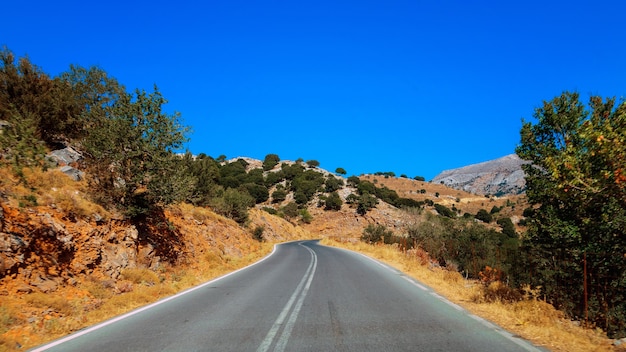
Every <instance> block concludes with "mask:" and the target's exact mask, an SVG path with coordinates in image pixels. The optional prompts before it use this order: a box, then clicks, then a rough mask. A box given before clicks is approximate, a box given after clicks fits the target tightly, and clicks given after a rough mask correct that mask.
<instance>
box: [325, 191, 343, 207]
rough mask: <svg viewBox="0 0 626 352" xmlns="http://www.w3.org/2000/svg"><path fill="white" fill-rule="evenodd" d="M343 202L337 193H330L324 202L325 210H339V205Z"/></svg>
mask: <svg viewBox="0 0 626 352" xmlns="http://www.w3.org/2000/svg"><path fill="white" fill-rule="evenodd" d="M342 204H343V202H342V201H341V197H339V193H337V192H332V193H331V194H329V195H328V197H327V198H326V201H325V205H326V206H325V207H324V209H325V210H335V211H337V210H341V205H342Z"/></svg>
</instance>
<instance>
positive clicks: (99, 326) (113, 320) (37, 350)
mask: <svg viewBox="0 0 626 352" xmlns="http://www.w3.org/2000/svg"><path fill="white" fill-rule="evenodd" d="M292 242H295V241H292ZM284 243H289V242H283V243H277V244H274V248H273V249H272V252H270V253H269V254H268V255H266V256H265V257H263V258H261V259H260V260H258V261H256V262H254V263H252V264H249V265H247V266H245V267H243V268H239V269H237V270H235V271H232V272H230V273H228V274H225V275H222V276H220V277H217V278H215V279H212V280H211V281H207V282H205V283H203V284H200V285H198V286H194V287H192V288H189V289H186V290H184V291H182V292H179V293H177V294H175V295H173V296H169V297H166V298H163V299H160V300H158V301H156V302H154V303H150V304H148V305H146V306H143V307H140V308H137V309H135V310H132V311H130V312H128V313H125V314H122V315H119V316H117V317H114V318H111V319H109V320H106V321H104V322H102V323H99V324H96V325H93V326H92V327H89V328H85V329H84V330H79V331H77V332H75V333H72V334H70V335H67V336H65V337H63V338H61V339H59V340H55V341H52V342H50V343H47V344H45V345H42V346H40V347H37V348H35V349H32V350H30V351H31V352H40V351H45V350H47V349H49V348H52V347H55V346H58V345H60V344H62V343H65V342H67V341H71V340H73V339H75V338H77V337H80V336H83V335H86V334H88V333H90V332H92V331H96V330H99V329H102V328H103V327H105V326H108V325H111V324H113V323H116V322H118V321H120V320H123V319H126V318H128V317H131V316H133V315H135V314H138V313H141V312H143V311H145V310H148V309H150V308H153V307H156V306H158V305H160V304H163V303H165V302H168V301H171V300H173V299H175V298H178V297H180V296H184V295H186V294H187V293H190V292H193V291H195V290H198V289H201V288H203V287H205V286H208V285H211V284H213V283H215V282H217V281H219V280H222V279H225V278H227V277H229V276H231V275H234V274H236V273H238V272H240V271H243V270H246V269H248V268H250V267H253V266H255V265H257V264H260V263H262V262H264V261H265V260H267V259H268V258H270V257H271V256H272V255H274V253H276V248H277V247H278V246H280V245H282V244H284Z"/></svg>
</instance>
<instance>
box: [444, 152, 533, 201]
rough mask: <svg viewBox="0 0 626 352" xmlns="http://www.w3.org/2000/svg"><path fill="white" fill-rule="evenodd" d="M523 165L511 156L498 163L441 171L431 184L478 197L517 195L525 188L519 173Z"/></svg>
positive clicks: (522, 174) (501, 159) (521, 161)
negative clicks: (442, 185)
mask: <svg viewBox="0 0 626 352" xmlns="http://www.w3.org/2000/svg"><path fill="white" fill-rule="evenodd" d="M524 163H526V162H525V161H524V160H522V159H520V158H519V157H518V156H517V155H516V154H510V155H507V156H504V157H502V158H499V159H495V160H491V161H486V162H483V163H479V164H473V165H469V166H465V167H461V168H458V169H452V170H446V171H443V172H442V173H440V174H439V175H437V176H436V177H435V178H434V179H433V180H432V182H433V183H441V184H444V185H446V186H448V187H451V188H455V189H460V190H463V191H466V192H470V193H474V194H481V195H485V194H490V195H496V196H502V195H514V194H520V193H523V192H524V190H525V188H526V182H525V180H524V171H523V170H522V165H523V164H524Z"/></svg>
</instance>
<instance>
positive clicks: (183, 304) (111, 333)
mask: <svg viewBox="0 0 626 352" xmlns="http://www.w3.org/2000/svg"><path fill="white" fill-rule="evenodd" d="M44 350H45V351H91V352H97V351H107V352H108V351H258V352H264V351H481V352H482V351H498V352H506V351H541V349H538V348H536V347H534V346H532V345H531V344H530V343H528V342H526V341H524V340H522V339H520V338H517V337H514V336H512V335H511V334H510V333H508V332H506V331H503V330H502V329H500V328H498V327H496V326H494V325H492V324H490V323H488V322H486V321H484V320H482V319H480V318H478V317H475V316H473V315H471V314H469V313H468V312H466V311H465V310H463V309H461V308H460V307H458V306H456V305H454V304H452V303H450V302H447V301H446V300H444V299H443V298H441V297H440V296H438V295H437V294H436V293H434V292H433V291H432V290H430V289H429V288H427V287H425V286H423V285H422V284H420V283H419V282H416V281H414V280H412V279H410V278H408V277H406V276H405V275H403V274H402V273H400V272H398V271H396V270H394V269H391V268H389V267H387V266H385V265H383V264H381V263H379V262H376V261H374V260H372V259H369V258H367V257H365V256H363V255H360V254H357V253H354V252H350V251H345V250H342V249H337V248H331V247H325V246H321V245H319V244H317V242H316V241H301V242H290V243H284V244H281V245H278V246H276V248H275V250H274V252H273V253H272V254H271V255H270V256H268V257H266V258H265V259H264V260H262V261H261V262H259V263H257V264H255V265H253V266H250V267H248V268H246V269H244V270H240V271H237V272H235V273H232V274H230V275H228V276H225V277H222V278H221V279H217V280H213V281H211V282H208V283H206V284H203V285H200V286H198V287H196V288H194V289H191V290H188V291H186V292H184V293H183V294H181V295H177V296H173V297H170V298H168V299H165V300H162V301H159V302H157V303H155V304H152V305H150V306H147V307H144V308H141V309H138V310H135V311H133V312H131V313H129V314H126V315H123V316H120V317H117V318H115V319H112V320H109V321H106V322H104V323H103V324H100V325H96V326H94V327H91V328H87V329H84V330H81V331H78V332H77V333H75V334H73V335H69V336H67V337H65V338H63V339H60V340H57V341H54V342H52V343H51V344H49V345H45V346H41V347H38V348H36V349H34V351H44Z"/></svg>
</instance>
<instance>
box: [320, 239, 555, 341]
mask: <svg viewBox="0 0 626 352" xmlns="http://www.w3.org/2000/svg"><path fill="white" fill-rule="evenodd" d="M321 246H324V247H328V248H335V249H339V250H342V251H346V252H351V253H355V254H359V255H361V256H363V257H365V258H367V259H369V260H371V261H373V262H374V263H376V264H378V265H380V266H382V267H383V268H385V269H387V270H389V271H391V272H392V273H402V271H400V270H397V269H395V268H393V267H391V266H388V265H387V264H385V263H383V262H380V261H379V260H378V259H375V258H372V257H370V256H368V255H366V254H363V253H359V252H356V251H353V250H350V249H346V248H340V247H333V246H325V245H321ZM404 279H405V280H406V281H409V282H411V283H413V284H414V285H415V286H417V287H419V288H420V289H423V290H425V291H430V294H431V295H432V296H434V297H436V298H438V299H439V300H441V301H442V302H444V303H447V304H449V305H450V306H452V307H453V308H454V309H456V310H458V311H459V312H462V313H464V314H466V315H468V316H470V317H471V318H473V319H474V320H476V321H478V322H479V323H481V324H483V325H484V326H485V327H487V328H490V329H493V330H494V331H496V332H497V333H498V334H500V335H501V336H503V337H504V338H506V339H507V340H509V341H511V342H513V343H515V344H516V345H518V346H519V347H522V348H523V349H525V350H526V351H530V352H541V351H543V350H542V349H541V348H540V347H538V346H535V345H534V344H533V343H532V342H530V341H528V340H526V339H524V338H521V337H520V338H518V337H515V336H514V335H513V334H512V333H511V332H510V331H508V330H506V329H504V328H502V327H501V326H499V325H497V324H495V323H492V322H490V321H489V320H487V319H485V318H482V317H479V316H477V315H474V314H472V313H471V312H470V311H469V310H467V309H465V308H463V307H461V306H460V305H458V304H456V303H454V302H452V301H450V300H448V299H447V298H445V297H443V296H441V295H439V294H438V293H436V292H435V290H433V289H432V288H430V287H428V286H422V285H420V284H419V283H418V282H417V280H415V279H413V278H410V277H408V276H405V277H404Z"/></svg>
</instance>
